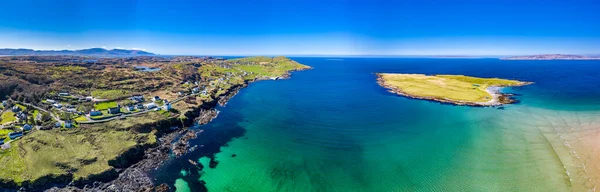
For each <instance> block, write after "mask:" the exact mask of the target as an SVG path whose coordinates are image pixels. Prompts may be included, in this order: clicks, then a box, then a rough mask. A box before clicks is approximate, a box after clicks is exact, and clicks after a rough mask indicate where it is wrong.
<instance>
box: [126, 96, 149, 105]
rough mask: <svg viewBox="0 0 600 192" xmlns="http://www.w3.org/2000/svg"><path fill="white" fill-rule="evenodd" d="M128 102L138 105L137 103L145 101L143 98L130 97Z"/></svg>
mask: <svg viewBox="0 0 600 192" xmlns="http://www.w3.org/2000/svg"><path fill="white" fill-rule="evenodd" d="M129 100H132V101H135V102H136V103H139V102H143V101H144V100H145V99H144V96H141V95H135V96H132V97H130V98H129Z"/></svg>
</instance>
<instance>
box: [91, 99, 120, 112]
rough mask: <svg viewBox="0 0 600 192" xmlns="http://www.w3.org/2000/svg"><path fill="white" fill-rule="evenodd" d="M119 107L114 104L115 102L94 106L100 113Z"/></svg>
mask: <svg viewBox="0 0 600 192" xmlns="http://www.w3.org/2000/svg"><path fill="white" fill-rule="evenodd" d="M117 106H118V105H117V102H114V101H111V102H102V103H98V104H94V108H95V109H96V110H98V111H102V110H107V109H108V108H113V107H117Z"/></svg>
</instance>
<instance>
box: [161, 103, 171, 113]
mask: <svg viewBox="0 0 600 192" xmlns="http://www.w3.org/2000/svg"><path fill="white" fill-rule="evenodd" d="M163 108H164V109H165V110H166V111H168V110H171V109H172V107H171V103H167V104H165V105H164V106H163Z"/></svg>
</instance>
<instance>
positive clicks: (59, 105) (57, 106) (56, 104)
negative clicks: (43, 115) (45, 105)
mask: <svg viewBox="0 0 600 192" xmlns="http://www.w3.org/2000/svg"><path fill="white" fill-rule="evenodd" d="M52 106H54V107H56V108H61V107H62V104H60V103H55V104H52Z"/></svg>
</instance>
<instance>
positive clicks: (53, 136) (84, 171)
mask: <svg viewBox="0 0 600 192" xmlns="http://www.w3.org/2000/svg"><path fill="white" fill-rule="evenodd" d="M307 68H309V67H307V66H304V65H301V64H299V63H297V62H295V61H293V60H290V59H288V58H285V57H275V58H269V57H251V58H238V59H222V58H213V57H172V58H163V57H135V58H89V57H74V56H22V57H0V72H1V73H0V82H1V83H2V84H1V85H0V93H1V94H0V98H3V100H2V105H1V106H0V110H1V111H0V113H1V116H0V145H1V146H2V149H1V150H0V163H1V164H3V165H10V167H11V168H10V169H1V170H0V178H12V181H14V182H15V183H16V184H19V183H21V182H28V181H35V180H36V179H37V178H40V177H43V176H46V175H47V174H50V173H52V174H54V175H56V174H59V175H60V174H69V175H73V177H74V179H78V178H79V179H81V178H86V177H88V176H89V175H93V174H100V173H102V172H105V171H107V170H110V169H113V168H112V166H110V165H109V164H108V163H107V162H108V161H110V160H111V159H113V158H115V157H118V156H119V154H120V153H123V152H125V151H127V149H129V148H131V147H135V146H139V145H145V144H151V143H155V142H156V135H155V134H156V131H151V132H148V131H139V130H138V129H140V128H136V127H140V125H145V124H152V123H154V122H159V121H161V120H167V119H182V121H183V119H186V118H188V116H186V115H185V114H186V113H187V112H189V111H192V110H194V109H196V108H198V107H199V106H201V105H203V103H210V102H215V100H218V99H219V98H220V97H223V96H224V95H225V94H227V93H228V92H229V91H231V89H233V88H236V87H240V86H243V85H245V84H247V83H249V82H252V81H255V80H262V79H272V80H277V79H280V78H286V77H287V76H288V75H289V72H290V71H294V70H303V69H307ZM87 137H93V138H94V139H93V140H88V139H85V138H87ZM82 139H83V140H82ZM115 139H116V140H118V141H119V142H118V143H120V144H122V145H120V146H119V147H111V148H105V147H110V146H112V145H111V144H106V143H102V144H99V143H97V142H98V141H101V140H106V141H108V140H115ZM57 140H62V141H63V142H64V143H62V144H67V143H69V142H70V144H71V145H79V146H81V148H78V149H71V150H75V151H71V152H68V153H65V151H64V149H62V147H58V148H57V146H56V145H55V144H51V143H54V142H56V141H57ZM85 146H95V147H94V148H93V149H88V148H86V147H85ZM41 149H44V150H43V153H50V152H55V153H61V154H63V155H65V156H66V157H65V158H60V159H57V158H55V157H44V156H43V155H42V154H43V153H40V152H42V150H41ZM81 150H86V151H87V152H85V153H81V152H80V151H81ZM38 153H40V154H38ZM98 153H102V154H105V155H103V159H100V158H99V157H98V156H97V155H96V154H98ZM107 154H109V155H107ZM69 157H70V158H69ZM78 159H79V160H78ZM85 159H90V160H91V159H93V162H94V163H91V164H87V163H81V162H87V160H85ZM56 161H61V162H62V163H61V164H66V165H68V166H66V167H70V168H73V169H76V170H77V171H74V172H73V171H69V170H71V169H70V168H65V166H56V163H57V162H56ZM28 163H36V166H41V165H44V168H45V169H47V170H51V171H50V172H49V173H38V172H36V171H35V170H34V169H33V167H32V168H30V167H28ZM9 180H10V179H9Z"/></svg>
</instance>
